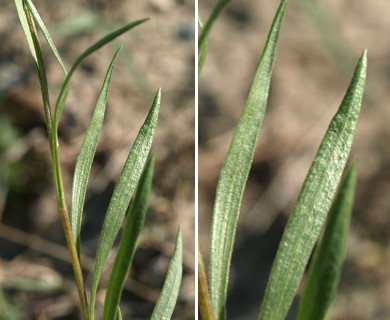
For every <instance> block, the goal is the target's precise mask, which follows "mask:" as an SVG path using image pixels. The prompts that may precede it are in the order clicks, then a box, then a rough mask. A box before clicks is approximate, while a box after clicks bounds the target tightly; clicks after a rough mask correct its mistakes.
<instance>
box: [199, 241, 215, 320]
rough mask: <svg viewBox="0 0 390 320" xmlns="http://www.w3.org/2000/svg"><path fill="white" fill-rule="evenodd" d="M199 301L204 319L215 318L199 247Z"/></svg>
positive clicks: (211, 319) (212, 319) (210, 319)
mask: <svg viewBox="0 0 390 320" xmlns="http://www.w3.org/2000/svg"><path fill="white" fill-rule="evenodd" d="M198 301H199V311H200V315H201V316H202V319H203V320H214V316H213V311H212V309H211V299H210V294H209V288H208V284H207V277H206V272H205V269H204V263H203V258H202V253H201V252H200V249H199V248H198Z"/></svg>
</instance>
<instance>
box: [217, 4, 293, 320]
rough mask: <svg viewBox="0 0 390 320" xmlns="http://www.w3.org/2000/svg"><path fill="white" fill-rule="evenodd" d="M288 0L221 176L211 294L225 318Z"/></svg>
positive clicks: (278, 17) (270, 37) (275, 23)
mask: <svg viewBox="0 0 390 320" xmlns="http://www.w3.org/2000/svg"><path fill="white" fill-rule="evenodd" d="M286 5H287V1H282V2H281V5H280V6H279V9H278V11H277V13H276V16H275V19H274V21H273V23H272V26H271V30H270V33H269V35H268V39H267V42H266V45H265V48H264V51H263V54H262V56H261V58H260V61H259V64H258V67H257V70H256V73H255V76H254V79H253V82H252V86H251V88H250V91H249V95H248V99H247V102H246V105H245V108H244V110H243V112H242V115H241V118H240V120H239V123H238V125H237V128H236V130H235V132H234V136H233V139H232V142H231V145H230V148H229V151H228V154H227V156H226V159H225V161H224V164H223V167H222V170H221V175H220V177H219V181H218V186H217V192H216V199H215V205H214V214H213V221H212V227H211V250H210V270H209V271H210V295H211V302H212V308H213V312H214V317H215V319H217V320H221V319H224V318H225V314H224V313H225V312H224V309H225V307H224V306H225V302H226V290H227V283H228V275H229V266H230V260H231V256H232V250H233V242H234V235H235V230H236V226H237V220H238V214H239V210H240V204H241V199H242V195H243V192H244V188H245V184H246V181H247V178H248V174H249V169H250V166H251V163H252V160H253V154H254V150H255V145H256V140H257V135H258V132H259V129H260V126H261V124H262V121H263V118H264V113H265V109H266V104H267V98H268V91H269V85H270V81H271V73H272V67H273V64H274V60H275V55H276V47H277V41H278V37H279V31H280V27H281V24H282V21H283V16H284V12H285V9H286Z"/></svg>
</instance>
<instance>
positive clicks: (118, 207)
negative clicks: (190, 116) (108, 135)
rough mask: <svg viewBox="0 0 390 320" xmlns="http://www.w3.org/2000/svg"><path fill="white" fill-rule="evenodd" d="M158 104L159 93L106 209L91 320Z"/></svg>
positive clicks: (149, 141)
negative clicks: (106, 265) (103, 272)
mask: <svg viewBox="0 0 390 320" xmlns="http://www.w3.org/2000/svg"><path fill="white" fill-rule="evenodd" d="M160 100H161V90H160V89H159V90H158V92H157V94H156V96H155V98H154V101H153V103H152V107H151V108H150V111H149V114H148V116H147V118H146V120H145V122H144V124H143V125H142V127H141V129H140V130H139V132H138V136H137V138H136V139H135V141H134V145H133V147H132V149H131V151H130V153H129V156H128V157H127V160H126V163H125V165H124V167H123V169H122V173H121V175H120V177H119V180H118V182H117V184H116V186H115V190H114V193H113V195H112V197H111V200H110V203H109V205H108V209H107V213H106V217H105V219H104V223H103V228H102V232H101V234H100V238H99V245H98V249H97V253H96V261H95V270H94V275H93V282H92V288H91V300H90V307H91V316H92V318H93V314H94V307H95V299H96V291H97V287H98V284H99V281H100V277H101V275H102V271H103V267H104V264H105V263H106V260H107V257H108V254H109V252H110V250H111V248H112V246H113V244H114V241H115V238H116V236H117V234H118V231H119V229H120V227H121V224H122V221H123V217H124V216H125V213H126V211H127V208H128V207H129V203H130V200H131V198H132V196H133V193H134V190H135V188H136V186H137V184H138V181H139V179H140V177H141V174H142V171H143V169H144V166H145V163H146V160H147V158H148V155H149V151H150V147H151V145H152V140H153V135H154V131H155V129H156V125H157V120H158V114H159V111H160Z"/></svg>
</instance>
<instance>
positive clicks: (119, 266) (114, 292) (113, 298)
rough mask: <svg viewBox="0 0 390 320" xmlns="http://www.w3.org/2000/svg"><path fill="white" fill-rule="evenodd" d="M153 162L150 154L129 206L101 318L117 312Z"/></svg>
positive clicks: (143, 214) (108, 318)
mask: <svg viewBox="0 0 390 320" xmlns="http://www.w3.org/2000/svg"><path fill="white" fill-rule="evenodd" d="M154 163H155V157H154V156H152V157H151V158H150V159H149V161H148V163H147V164H146V166H145V170H144V173H143V174H142V177H141V180H140V182H139V185H138V187H137V191H136V193H135V196H134V199H133V201H132V203H131V204H130V207H129V211H128V214H127V220H126V224H125V227H124V229H123V233H122V237H121V241H120V243H119V249H118V252H117V255H116V257H115V262H114V266H113V267H112V271H111V274H110V279H109V280H108V287H107V291H106V298H105V301H104V311H103V320H111V319H115V315H116V314H117V309H118V306H119V302H120V299H121V295H122V291H123V286H124V283H125V280H126V276H127V274H128V272H129V269H130V265H131V262H132V260H133V257H134V253H135V249H136V246H137V241H138V238H139V235H140V233H141V231H142V229H143V226H144V222H145V217H146V211H147V209H148V204H149V194H150V190H151V187H152V178H153V168H154Z"/></svg>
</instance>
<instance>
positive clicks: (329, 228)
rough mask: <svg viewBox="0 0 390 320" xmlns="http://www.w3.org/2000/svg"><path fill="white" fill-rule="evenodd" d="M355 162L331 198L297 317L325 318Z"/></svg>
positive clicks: (336, 277)
mask: <svg viewBox="0 0 390 320" xmlns="http://www.w3.org/2000/svg"><path fill="white" fill-rule="evenodd" d="M356 177H357V165H356V163H355V164H353V165H352V166H351V168H350V170H349V171H348V173H347V176H346V177H345V179H344V181H343V184H342V185H341V188H340V191H339V194H338V196H337V198H336V200H335V201H334V202H333V205H332V209H331V211H330V213H329V218H328V221H327V223H326V227H325V232H324V235H323V237H322V240H321V242H320V244H319V247H318V249H317V250H316V253H315V255H314V259H313V263H312V265H311V266H310V269H309V273H308V279H307V283H306V286H305V290H304V292H303V295H302V298H301V301H300V305H299V311H298V316H297V320H306V319H318V320H322V319H325V315H326V312H327V310H328V308H329V306H330V304H331V303H332V300H333V298H334V296H335V294H336V290H337V286H338V284H339V281H340V275H341V270H342V266H343V261H344V256H345V245H346V241H347V235H348V229H349V224H350V218H351V212H352V205H353V199H354V193H355V185H356Z"/></svg>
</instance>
